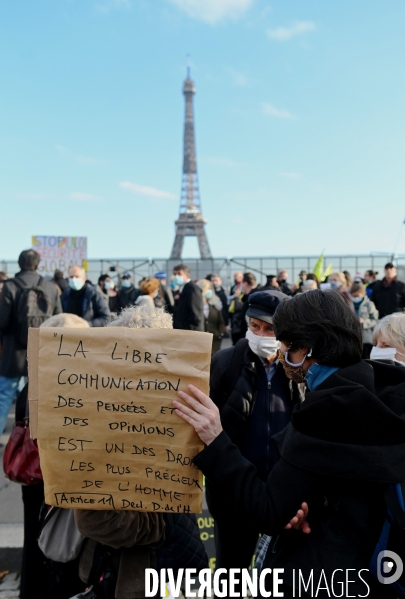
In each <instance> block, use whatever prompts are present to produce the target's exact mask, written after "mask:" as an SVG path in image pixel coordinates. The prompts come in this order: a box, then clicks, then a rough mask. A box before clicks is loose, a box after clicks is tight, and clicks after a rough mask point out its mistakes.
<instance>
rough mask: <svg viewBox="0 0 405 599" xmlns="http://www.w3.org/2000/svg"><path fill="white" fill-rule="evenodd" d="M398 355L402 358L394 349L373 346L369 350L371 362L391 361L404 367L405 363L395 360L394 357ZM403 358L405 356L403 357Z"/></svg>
mask: <svg viewBox="0 0 405 599" xmlns="http://www.w3.org/2000/svg"><path fill="white" fill-rule="evenodd" d="M396 354H399V355H400V356H404V354H401V353H400V352H399V351H397V350H396V349H395V347H376V346H374V347H373V349H372V350H371V354H370V359H371V360H393V361H394V362H398V364H402V365H403V366H405V362H402V361H401V360H397V359H396V358H395V355H396ZM404 358H405V356H404Z"/></svg>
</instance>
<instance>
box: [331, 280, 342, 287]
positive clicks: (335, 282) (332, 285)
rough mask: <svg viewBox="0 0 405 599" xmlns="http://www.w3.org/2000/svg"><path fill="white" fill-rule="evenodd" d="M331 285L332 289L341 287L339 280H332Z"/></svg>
mask: <svg viewBox="0 0 405 599" xmlns="http://www.w3.org/2000/svg"><path fill="white" fill-rule="evenodd" d="M330 286H331V287H332V289H340V287H341V285H340V283H339V281H330Z"/></svg>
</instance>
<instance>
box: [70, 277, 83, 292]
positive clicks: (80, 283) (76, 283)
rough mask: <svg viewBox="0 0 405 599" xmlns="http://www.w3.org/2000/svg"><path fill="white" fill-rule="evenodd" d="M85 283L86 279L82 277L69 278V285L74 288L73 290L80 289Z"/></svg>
mask: <svg viewBox="0 0 405 599" xmlns="http://www.w3.org/2000/svg"><path fill="white" fill-rule="evenodd" d="M83 285H84V281H83V280H82V279H78V278H77V277H72V278H70V279H69V287H70V288H71V289H73V291H80V289H81V288H82V287H83Z"/></svg>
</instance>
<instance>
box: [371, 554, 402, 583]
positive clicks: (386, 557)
mask: <svg viewBox="0 0 405 599" xmlns="http://www.w3.org/2000/svg"><path fill="white" fill-rule="evenodd" d="M403 571H404V564H403V562H402V559H401V558H400V557H399V555H398V554H397V553H394V551H389V550H388V549H386V550H385V551H380V553H379V554H378V556H377V578H378V581H379V582H381V583H382V584H393V583H394V582H397V580H399V579H400V578H401V576H402V572H403Z"/></svg>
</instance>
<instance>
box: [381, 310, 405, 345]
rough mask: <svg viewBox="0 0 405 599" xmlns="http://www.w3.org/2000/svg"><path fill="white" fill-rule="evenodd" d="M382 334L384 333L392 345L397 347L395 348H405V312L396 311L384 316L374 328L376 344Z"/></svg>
mask: <svg viewBox="0 0 405 599" xmlns="http://www.w3.org/2000/svg"><path fill="white" fill-rule="evenodd" d="M380 335H384V337H385V339H386V341H388V342H389V343H390V346H391V347H395V349H398V348H405V314H404V313H403V312H395V313H394V314H389V315H388V316H384V318H382V319H381V320H380V321H379V322H378V323H377V324H376V326H375V328H374V331H373V343H374V345H377V343H378V338H379V337H380Z"/></svg>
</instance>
